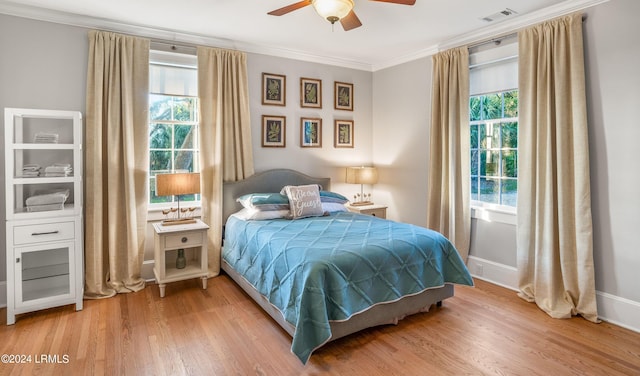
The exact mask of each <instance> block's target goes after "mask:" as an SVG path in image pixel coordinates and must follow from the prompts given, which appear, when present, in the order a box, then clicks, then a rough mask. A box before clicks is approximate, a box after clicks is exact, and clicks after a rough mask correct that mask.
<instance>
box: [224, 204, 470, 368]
mask: <svg viewBox="0 0 640 376" xmlns="http://www.w3.org/2000/svg"><path fill="white" fill-rule="evenodd" d="M222 257H223V259H224V260H225V261H226V262H227V263H229V264H230V265H231V266H232V267H233V268H234V269H235V270H236V271H238V272H239V273H240V274H242V275H243V276H244V277H245V278H246V280H247V281H248V282H249V283H251V284H252V285H253V286H254V287H255V288H256V289H257V290H258V291H259V292H260V294H262V295H264V296H265V297H266V298H267V299H268V300H269V301H270V302H271V303H272V304H273V305H274V306H276V307H277V308H278V309H279V310H280V311H281V312H282V314H283V316H284V318H285V319H286V320H287V321H288V322H289V323H291V324H293V325H294V326H295V327H296V331H295V334H294V336H293V342H292V345H291V351H292V352H293V353H294V354H296V355H297V356H298V358H300V360H301V361H302V362H303V363H306V362H307V360H308V359H309V357H310V356H311V353H312V352H313V351H314V350H315V349H316V348H318V347H320V346H322V345H323V344H324V343H325V342H327V341H328V340H329V339H330V338H331V330H330V327H329V321H331V320H345V319H348V318H349V317H350V316H352V315H354V314H356V313H358V312H362V311H364V310H367V309H368V308H370V307H371V306H372V305H374V304H376V303H383V302H390V301H395V300H398V299H400V298H401V297H403V296H405V295H412V294H416V293H419V292H421V291H424V290H426V289H429V288H434V287H440V286H443V285H444V284H445V283H455V284H464V285H473V281H472V279H471V276H470V275H469V272H468V270H467V268H466V267H465V265H464V263H463V262H462V260H461V258H460V256H459V255H458V252H457V251H456V249H455V248H454V247H453V245H452V244H451V243H450V242H449V241H448V240H447V239H446V238H445V237H444V236H442V235H441V234H440V233H438V232H435V231H431V230H428V229H425V228H422V227H418V226H413V225H409V224H404V223H398V222H393V221H388V220H384V219H379V218H376V217H372V216H365V215H361V214H355V213H346V212H339V213H334V214H331V215H330V216H325V217H316V218H306V219H298V220H285V219H276V220H266V221H243V220H240V219H238V218H236V217H234V216H231V217H230V218H229V220H228V221H227V224H226V230H225V245H224V251H223V255H222Z"/></svg>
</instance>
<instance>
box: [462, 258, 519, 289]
mask: <svg viewBox="0 0 640 376" xmlns="http://www.w3.org/2000/svg"><path fill="white" fill-rule="evenodd" d="M467 267H468V268H469V272H470V273H471V275H472V276H473V277H474V278H478V279H481V280H483V281H487V282H491V283H493V284H495V285H498V286H502V287H505V288H508V289H510V290H514V291H517V290H518V270H517V269H516V268H514V267H513V266H508V265H504V264H498V263H497V262H494V261H490V260H485V259H482V258H479V257H475V256H469V258H468V259H467Z"/></svg>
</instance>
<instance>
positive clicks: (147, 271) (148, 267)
mask: <svg viewBox="0 0 640 376" xmlns="http://www.w3.org/2000/svg"><path fill="white" fill-rule="evenodd" d="M154 265H155V261H154V260H145V261H144V262H142V270H140V274H141V275H142V279H144V280H145V281H147V282H150V281H155V280H156V276H155V275H154V274H153V266H154Z"/></svg>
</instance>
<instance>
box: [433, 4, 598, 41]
mask: <svg viewBox="0 0 640 376" xmlns="http://www.w3.org/2000/svg"><path fill="white" fill-rule="evenodd" d="M608 1H609V0H567V1H564V2H562V3H558V4H555V5H551V6H548V7H546V8H544V9H540V10H538V11H535V12H531V13H527V14H523V15H521V16H517V17H515V18H513V19H511V20H507V21H503V22H500V23H498V24H496V25H492V26H488V27H485V28H482V29H478V30H474V31H472V32H469V33H465V34H461V35H458V36H456V37H455V38H452V39H449V40H447V41H444V42H442V43H440V44H439V45H438V50H439V51H444V50H448V49H450V48H454V47H460V46H464V45H467V44H475V43H479V42H484V41H487V40H489V39H492V38H496V37H500V36H503V35H507V34H511V33H514V32H516V31H518V30H521V29H524V28H526V27H529V26H533V25H535V24H538V23H541V22H544V21H547V20H550V19H552V18H556V17H561V16H565V15H567V14H571V13H575V12H578V11H581V10H584V9H587V8H591V7H593V6H596V5H599V4H602V3H606V2H608Z"/></svg>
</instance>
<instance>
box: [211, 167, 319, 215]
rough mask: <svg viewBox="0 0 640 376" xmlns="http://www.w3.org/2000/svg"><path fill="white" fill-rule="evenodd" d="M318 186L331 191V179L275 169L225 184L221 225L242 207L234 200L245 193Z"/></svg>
mask: <svg viewBox="0 0 640 376" xmlns="http://www.w3.org/2000/svg"><path fill="white" fill-rule="evenodd" d="M303 184H320V185H321V186H322V188H323V189H324V190H330V189H331V186H330V184H331V179H329V178H314V177H311V176H309V175H306V174H303V173H301V172H298V171H294V170H289V169H275V170H267V171H263V172H258V173H256V174H254V175H252V176H250V177H248V178H246V179H244V180H240V181H234V182H227V183H224V184H223V188H222V220H223V222H222V223H226V222H227V218H229V216H230V215H231V214H233V213H235V212H237V211H238V210H240V209H242V205H240V204H239V203H238V202H236V199H237V198H238V197H240V196H242V195H245V194H247V193H270V192H280V190H281V189H282V187H284V186H285V185H303Z"/></svg>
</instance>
